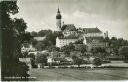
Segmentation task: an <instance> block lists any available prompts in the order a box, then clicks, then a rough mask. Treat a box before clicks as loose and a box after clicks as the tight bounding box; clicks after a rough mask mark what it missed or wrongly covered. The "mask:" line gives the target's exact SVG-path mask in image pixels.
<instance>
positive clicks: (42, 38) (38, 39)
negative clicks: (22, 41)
mask: <svg viewBox="0 0 128 82" xmlns="http://www.w3.org/2000/svg"><path fill="white" fill-rule="evenodd" d="M45 38H46V37H45V36H44V37H39V36H38V37H34V39H35V40H37V41H42V40H44V39H45Z"/></svg>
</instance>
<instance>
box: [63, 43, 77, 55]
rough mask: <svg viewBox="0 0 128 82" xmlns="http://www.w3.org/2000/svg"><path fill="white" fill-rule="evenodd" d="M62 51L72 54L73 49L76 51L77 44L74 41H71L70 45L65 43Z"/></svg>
mask: <svg viewBox="0 0 128 82" xmlns="http://www.w3.org/2000/svg"><path fill="white" fill-rule="evenodd" d="M61 51H62V52H64V53H65V54H66V55H67V56H70V52H71V51H75V46H74V45H73V43H70V44H69V45H65V46H63V47H62V48H61Z"/></svg>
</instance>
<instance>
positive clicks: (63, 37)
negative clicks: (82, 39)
mask: <svg viewBox="0 0 128 82" xmlns="http://www.w3.org/2000/svg"><path fill="white" fill-rule="evenodd" d="M58 38H59V39H78V38H79V37H78V36H75V35H69V36H60V37H58Z"/></svg>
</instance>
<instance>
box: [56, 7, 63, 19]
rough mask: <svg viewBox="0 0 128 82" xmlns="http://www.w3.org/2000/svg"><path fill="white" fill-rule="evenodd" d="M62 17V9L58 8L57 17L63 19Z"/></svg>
mask: <svg viewBox="0 0 128 82" xmlns="http://www.w3.org/2000/svg"><path fill="white" fill-rule="evenodd" d="M61 18H62V16H61V14H60V10H59V9H58V12H57V15H56V19H61Z"/></svg>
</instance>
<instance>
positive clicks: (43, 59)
mask: <svg viewBox="0 0 128 82" xmlns="http://www.w3.org/2000/svg"><path fill="white" fill-rule="evenodd" d="M47 56H48V54H47V53H38V54H37V56H36V59H35V61H36V63H41V64H45V65H46V64H47Z"/></svg>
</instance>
